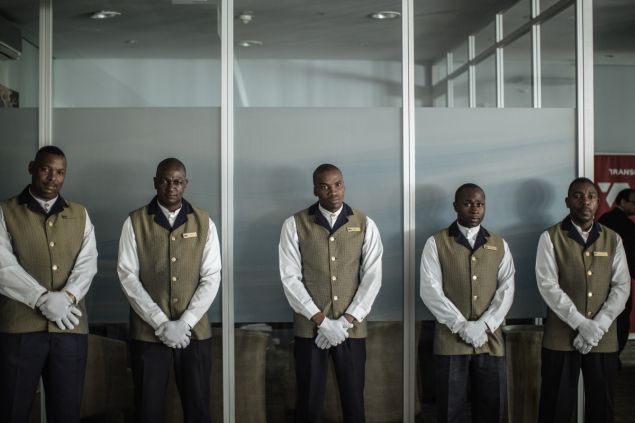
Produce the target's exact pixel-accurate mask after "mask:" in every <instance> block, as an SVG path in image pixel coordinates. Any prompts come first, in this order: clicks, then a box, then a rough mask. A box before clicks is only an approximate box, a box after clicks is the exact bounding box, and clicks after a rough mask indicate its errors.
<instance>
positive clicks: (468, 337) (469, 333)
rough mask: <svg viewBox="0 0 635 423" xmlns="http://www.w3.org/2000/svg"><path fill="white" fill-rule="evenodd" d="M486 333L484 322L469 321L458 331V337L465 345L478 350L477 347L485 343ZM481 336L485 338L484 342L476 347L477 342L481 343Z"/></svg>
mask: <svg viewBox="0 0 635 423" xmlns="http://www.w3.org/2000/svg"><path fill="white" fill-rule="evenodd" d="M486 331H487V326H486V325H485V323H484V322H482V321H480V320H477V321H469V322H466V323H465V326H463V327H462V328H461V330H459V336H460V337H461V339H462V340H464V341H465V342H466V343H468V344H472V345H474V346H475V347H476V348H478V347H479V346H481V345H483V344H484V343H485V342H487V335H486V334H485V332H486ZM483 336H485V342H483V343H481V344H480V345H478V346H477V344H478V342H477V341H482V340H483Z"/></svg>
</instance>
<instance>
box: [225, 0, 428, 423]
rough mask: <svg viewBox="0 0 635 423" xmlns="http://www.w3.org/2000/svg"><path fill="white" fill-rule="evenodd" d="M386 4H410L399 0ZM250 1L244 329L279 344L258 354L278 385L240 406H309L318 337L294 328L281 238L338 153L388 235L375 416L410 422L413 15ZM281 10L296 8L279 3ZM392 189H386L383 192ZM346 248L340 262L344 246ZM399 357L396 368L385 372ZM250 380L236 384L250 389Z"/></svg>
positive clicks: (240, 109)
mask: <svg viewBox="0 0 635 423" xmlns="http://www.w3.org/2000/svg"><path fill="white" fill-rule="evenodd" d="M387 4H388V5H389V6H390V8H391V9H392V10H395V11H400V3H399V2H396V1H390V2H388V3H387ZM241 8H242V5H241ZM307 8H308V9H307ZM241 10H242V9H241ZM249 10H251V11H252V12H253V19H252V21H251V22H250V23H249V24H248V25H244V24H237V25H236V26H235V34H234V36H235V39H236V41H237V43H239V45H238V46H237V47H236V49H237V50H236V57H237V61H236V67H235V72H236V73H235V81H236V87H235V89H236V95H237V98H236V105H237V109H236V119H235V125H236V126H235V128H236V129H235V131H236V136H235V175H236V176H235V181H234V187H235V208H234V211H233V212H234V219H235V233H234V251H235V256H234V275H235V288H234V289H235V312H236V316H235V317H236V323H237V327H239V328H245V327H246V328H247V329H250V330H261V331H262V332H263V333H265V334H266V336H267V337H268V343H267V344H266V345H264V346H263V351H265V348H266V357H264V359H263V360H262V362H260V363H258V364H259V366H261V368H262V369H263V371H265V373H266V375H265V378H264V379H263V380H259V381H256V383H255V385H256V386H259V384H261V383H262V385H263V386H265V385H266V397H265V398H264V399H262V402H261V401H260V399H259V398H250V399H249V400H247V401H245V402H243V403H242V404H243V405H242V406H241V407H240V408H242V409H246V410H248V409H253V408H255V409H257V410H258V412H260V413H263V414H265V415H266V417H267V420H268V421H271V422H282V421H288V420H287V419H288V418H289V417H291V418H293V416H294V414H295V412H296V409H297V407H296V397H297V395H298V393H299V392H300V391H302V389H300V388H305V387H306V385H307V384H311V383H314V382H311V381H308V380H305V379H302V380H299V381H298V382H299V383H302V386H298V385H297V384H296V364H295V363H296V361H295V358H294V351H295V348H296V347H298V348H299V345H305V344H306V340H309V346H311V347H312V345H313V344H312V343H311V342H313V341H312V339H311V338H304V340H299V341H298V340H296V338H295V336H294V331H293V326H294V325H293V317H294V316H293V310H292V308H291V306H290V305H289V301H288V300H287V298H286V296H285V295H284V291H283V285H282V282H281V278H280V270H279V264H278V263H279V261H278V244H279V242H280V234H281V229H282V225H283V222H284V221H285V220H286V219H287V218H289V217H290V216H292V215H293V214H294V213H296V212H298V211H300V210H303V209H305V208H307V207H309V206H311V205H313V204H315V203H316V201H317V199H316V197H315V196H314V195H313V192H314V191H313V183H312V172H313V170H314V169H315V168H316V166H317V165H319V164H320V163H333V164H335V165H337V166H338V167H339V168H340V169H341V170H342V172H343V177H344V182H345V185H346V195H345V201H346V203H347V204H349V205H350V206H351V207H354V208H357V209H359V210H363V212H364V213H366V214H367V215H368V216H370V218H371V219H372V220H373V221H375V222H376V224H377V226H378V228H379V231H380V233H381V238H382V241H383V244H384V257H383V283H382V288H381V290H380V292H379V294H378V296H377V298H376V300H375V302H374V304H373V305H372V308H371V313H370V315H369V316H368V319H367V320H368V337H367V338H366V341H365V343H366V371H365V373H366V375H367V378H366V383H365V400H366V401H365V410H366V417H367V420H369V421H371V420H376V419H377V418H378V416H384V417H382V418H386V419H387V420H391V421H401V420H402V402H403V394H402V389H401V386H402V384H403V380H402V379H403V378H402V370H401V368H402V353H403V351H402V333H403V323H402V315H403V313H402V304H403V289H402V287H403V271H402V269H403V252H402V242H401V239H402V228H401V217H400V215H399V213H400V210H401V198H400V194H399V192H400V189H399V187H400V173H401V165H400V164H401V156H400V152H401V137H400V134H401V129H400V125H401V111H400V107H401V103H402V81H401V21H400V20H399V19H393V20H376V19H371V18H369V17H367V14H368V13H369V12H368V11H364V10H360V8H359V4H358V3H357V2H356V1H351V0H346V1H343V2H340V3H339V5H338V7H337V8H332V7H328V8H325V7H324V5H323V4H322V3H320V2H318V3H315V4H312V5H309V6H307V5H306V4H297V5H292V6H290V5H289V2H281V1H272V2H252V3H250V4H249ZM276 10H277V11H280V10H284V12H281V13H272V12H273V11H276ZM248 39H251V40H258V41H261V42H262V44H261V45H259V46H254V47H248V48H246V47H241V46H240V42H242V41H244V40H248ZM423 62H424V61H423V60H421V61H420V62H418V63H423ZM421 67H423V65H421ZM430 71H431V70H430V69H429V68H426V69H425V70H423V71H422V69H418V70H417V75H418V76H421V82H422V83H421V84H419V86H420V87H422V90H423V91H426V92H424V93H423V94H422V95H420V96H419V99H420V100H421V101H422V102H423V99H424V98H427V97H429V93H428V92H427V90H428V89H429V88H428V87H427V86H426V84H427V82H424V81H427V80H429V79H431V76H430V77H428V75H429V73H428V72H430ZM428 102H429V100H428ZM371 191H372V193H371ZM379 197H381V198H382V201H376V200H377V198H379ZM311 227H313V225H312V226H311ZM319 229H320V234H321V235H320V236H322V235H324V236H325V234H326V232H324V229H323V228H319ZM292 232H293V231H292ZM351 233H354V232H351ZM296 234H297V231H296ZM333 257H334V263H338V259H339V257H337V256H335V255H334V256H333ZM329 259H330V257H329ZM329 263H330V261H329ZM333 301H342V298H339V297H338V298H337V299H335V298H333ZM344 301H348V299H344ZM338 317H339V316H338ZM302 319H304V317H303V318H302ZM239 333H240V332H239ZM240 339H241V337H240V336H239V335H238V334H237V337H236V354H237V358H238V357H239V356H240V354H246V353H247V352H248V351H249V349H250V348H251V347H250V345H249V344H247V343H244V344H242V343H241V341H240ZM347 342H349V341H347ZM388 357H392V359H389V358H388ZM329 361H330V360H329ZM389 362H392V364H386V363H389ZM238 366H239V364H238V363H237V368H238ZM386 366H389V367H390V371H389V372H384V371H382V372H380V371H378V369H379V368H380V367H381V368H386ZM327 375H328V376H327V379H328V380H327V383H326V388H325V390H326V393H325V403H324V407H323V410H324V420H325V421H342V406H341V404H342V402H345V401H347V400H346V399H345V398H344V399H340V398H339V394H338V391H337V386H338V385H337V381H336V380H335V377H334V374H333V372H332V371H330V370H329V371H328V372H327ZM237 384H238V378H237ZM250 388H251V386H249V385H247V386H244V387H243V388H242V389H250ZM240 389H241V387H240V386H238V385H237V392H240ZM238 412H239V410H238V409H237V413H238ZM240 413H243V411H242V410H241V411H240ZM385 416H388V417H385ZM237 421H264V419H260V420H259V419H251V420H250V419H249V418H248V416H246V415H244V414H243V415H242V416H241V417H240V418H239V417H237ZM300 421H305V420H303V419H300Z"/></svg>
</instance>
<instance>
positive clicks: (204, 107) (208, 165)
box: [53, 0, 222, 422]
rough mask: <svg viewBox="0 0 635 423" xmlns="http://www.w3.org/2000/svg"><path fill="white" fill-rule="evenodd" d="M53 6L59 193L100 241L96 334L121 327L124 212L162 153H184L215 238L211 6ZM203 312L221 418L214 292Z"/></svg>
mask: <svg viewBox="0 0 635 423" xmlns="http://www.w3.org/2000/svg"><path fill="white" fill-rule="evenodd" d="M53 6H54V9H53V21H54V24H53V56H54V60H53V106H54V109H53V128H54V133H53V142H54V144H56V145H58V146H60V147H61V148H62V149H63V150H65V152H66V154H67V156H68V174H67V180H66V185H65V190H64V193H65V195H66V196H67V197H68V198H70V199H72V200H75V201H78V202H80V203H82V204H84V205H85V206H86V207H87V209H88V212H89V213H90V216H91V219H92V221H93V224H94V225H95V232H96V236H97V248H98V251H99V263H98V264H99V272H98V274H97V276H96V277H95V279H94V280H93V283H92V286H91V290H90V292H89V294H88V296H87V298H86V304H87V308H88V314H89V321H90V323H91V330H93V331H94V332H96V333H102V334H104V333H105V334H109V335H113V336H118V337H125V335H126V333H125V325H124V326H123V329H121V328H122V325H121V324H125V323H126V322H128V314H129V309H130V307H129V304H128V301H127V299H126V298H125V296H124V295H123V292H122V290H121V287H120V283H119V278H118V276H117V272H116V266H117V253H118V243H119V237H120V234H121V229H122V224H123V222H124V220H125V219H126V217H127V216H128V214H129V213H130V212H131V211H132V210H135V209H137V208H140V207H143V206H145V205H146V204H148V203H149V202H150V200H151V199H152V198H153V197H154V195H155V190H154V186H153V177H154V176H155V171H156V166H157V164H158V163H159V162H160V161H161V160H162V159H164V158H167V157H176V158H179V159H180V160H181V161H183V163H184V164H185V166H186V168H187V177H188V180H189V184H188V187H187V191H186V192H185V195H184V198H185V199H186V200H188V201H189V202H190V203H192V204H193V205H194V206H196V207H200V208H202V209H204V210H206V211H207V212H209V214H210V217H211V218H212V220H213V221H214V222H215V224H216V228H217V231H218V234H219V236H220V232H221V223H222V222H220V216H221V213H220V210H221V207H220V206H221V204H220V186H221V185H220V177H221V174H220V41H219V35H218V29H217V9H216V5H214V4H211V3H191V2H176V1H175V2H141V3H139V2H125V1H117V0H108V1H106V2H102V3H100V4H99V8H98V9H96V10H95V9H93V8H94V7H95V6H94V5H93V6H90V5H88V4H87V3H86V2H83V1H79V0H65V1H64V0H60V1H55V2H54V3H53ZM221 242H222V240H221ZM207 317H209V319H210V320H211V321H212V322H214V324H213V329H212V332H213V337H212V348H213V352H212V355H213V357H214V359H213V371H212V382H213V398H210V407H211V409H212V415H213V416H214V420H215V421H220V420H221V419H222V377H221V374H222V372H221V369H222V357H221V354H220V352H221V342H222V336H221V330H220V323H219V322H220V320H221V295H220V291H219V293H218V295H217V296H216V298H215V300H214V302H213V304H212V307H211V309H210V311H209V313H208V316H207ZM204 318H205V317H204ZM117 328H119V329H117ZM169 386H170V387H169V395H168V398H167V399H166V411H165V412H166V421H175V422H177V421H179V419H180V418H181V407H180V406H179V403H178V401H179V397H178V395H177V394H176V391H175V388H174V385H173V384H172V382H170V385H169Z"/></svg>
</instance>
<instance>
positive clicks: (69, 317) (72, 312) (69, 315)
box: [55, 306, 82, 330]
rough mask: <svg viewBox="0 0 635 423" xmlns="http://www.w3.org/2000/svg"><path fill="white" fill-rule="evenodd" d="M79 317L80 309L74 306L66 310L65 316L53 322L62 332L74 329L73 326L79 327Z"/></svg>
mask: <svg viewBox="0 0 635 423" xmlns="http://www.w3.org/2000/svg"><path fill="white" fill-rule="evenodd" d="M81 315H82V312H81V311H80V309H78V308H77V307H75V306H70V307H69V308H68V309H67V312H66V316H64V317H62V318H61V319H59V320H55V324H57V327H58V328H60V329H62V330H64V329H69V330H71V329H75V326H77V325H79V319H78V317H80V316H81Z"/></svg>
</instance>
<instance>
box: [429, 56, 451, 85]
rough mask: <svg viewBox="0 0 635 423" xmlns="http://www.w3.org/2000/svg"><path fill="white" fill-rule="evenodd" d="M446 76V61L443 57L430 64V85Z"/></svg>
mask: <svg viewBox="0 0 635 423" xmlns="http://www.w3.org/2000/svg"><path fill="white" fill-rule="evenodd" d="M447 76H448V61H447V59H446V58H445V56H444V57H442V58H441V59H439V60H437V61H435V62H434V63H433V64H432V84H436V83H438V82H439V81H441V80H442V79H445V78H446V77H447Z"/></svg>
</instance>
